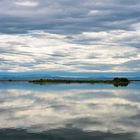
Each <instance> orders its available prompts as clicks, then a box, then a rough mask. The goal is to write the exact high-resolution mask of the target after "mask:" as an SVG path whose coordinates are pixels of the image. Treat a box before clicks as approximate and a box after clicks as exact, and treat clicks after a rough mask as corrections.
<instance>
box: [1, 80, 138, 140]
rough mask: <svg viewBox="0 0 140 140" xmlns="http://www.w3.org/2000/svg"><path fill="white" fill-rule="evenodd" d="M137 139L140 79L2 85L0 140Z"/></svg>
mask: <svg viewBox="0 0 140 140" xmlns="http://www.w3.org/2000/svg"><path fill="white" fill-rule="evenodd" d="M19 139H20V140H94V139H95V140H139V139H140V83H132V84H130V85H128V86H127V87H114V86H113V85H105V84H94V85H92V84H47V85H36V84H31V83H26V82H18V83H17V82H11V83H10V82H4V83H2V82H1V83H0V140H19Z"/></svg>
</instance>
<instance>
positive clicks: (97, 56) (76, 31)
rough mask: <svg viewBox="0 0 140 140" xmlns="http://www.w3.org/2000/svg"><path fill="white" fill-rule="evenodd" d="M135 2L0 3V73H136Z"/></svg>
mask: <svg viewBox="0 0 140 140" xmlns="http://www.w3.org/2000/svg"><path fill="white" fill-rule="evenodd" d="M139 7H140V1H139V0H77V1H76V0H24V1H23V0H0V72H30V71H62V72H82V73H83V72H90V73H92V72H139V71H140V8H139Z"/></svg>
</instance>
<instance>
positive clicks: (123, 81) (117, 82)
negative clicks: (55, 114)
mask: <svg viewBox="0 0 140 140" xmlns="http://www.w3.org/2000/svg"><path fill="white" fill-rule="evenodd" d="M29 82H30V83H34V84H40V85H43V84H48V83H56V84H61V83H65V84H72V83H80V84H84V83H87V84H98V83H100V84H102V83H103V84H113V85H114V86H116V87H118V86H127V85H128V84H129V83H130V81H129V80H128V79H127V78H114V79H113V80H79V79H40V80H31V81H29Z"/></svg>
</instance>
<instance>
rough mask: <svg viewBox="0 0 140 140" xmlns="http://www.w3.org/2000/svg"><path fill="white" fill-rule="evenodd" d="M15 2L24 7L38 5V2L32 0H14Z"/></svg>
mask: <svg viewBox="0 0 140 140" xmlns="http://www.w3.org/2000/svg"><path fill="white" fill-rule="evenodd" d="M15 4H16V5H19V6H25V7H36V6H38V4H39V3H38V2H37V1H33V0H24V1H22V0H18V1H15Z"/></svg>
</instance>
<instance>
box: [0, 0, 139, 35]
mask: <svg viewBox="0 0 140 140" xmlns="http://www.w3.org/2000/svg"><path fill="white" fill-rule="evenodd" d="M0 7H1V10H0V31H1V32H6V33H23V32H27V31H29V30H46V31H48V32H51V33H61V34H73V33H81V32H84V31H102V30H104V31H105V30H116V29H124V30H130V29H131V25H132V24H136V23H138V22H139V21H140V16H139V15H140V10H139V7H140V2H139V1H138V0H134V1H130V0H129V1H128V0H127V1H126V0H119V1H118V0H104V1H103V0H98V1H97V0H86V1H85V0H80V1H74V0H57V1H56V0H51V1H50V0H45V1H44V0H34V1H33V0H26V1H24V2H23V1H20V0H1V2H0Z"/></svg>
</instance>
